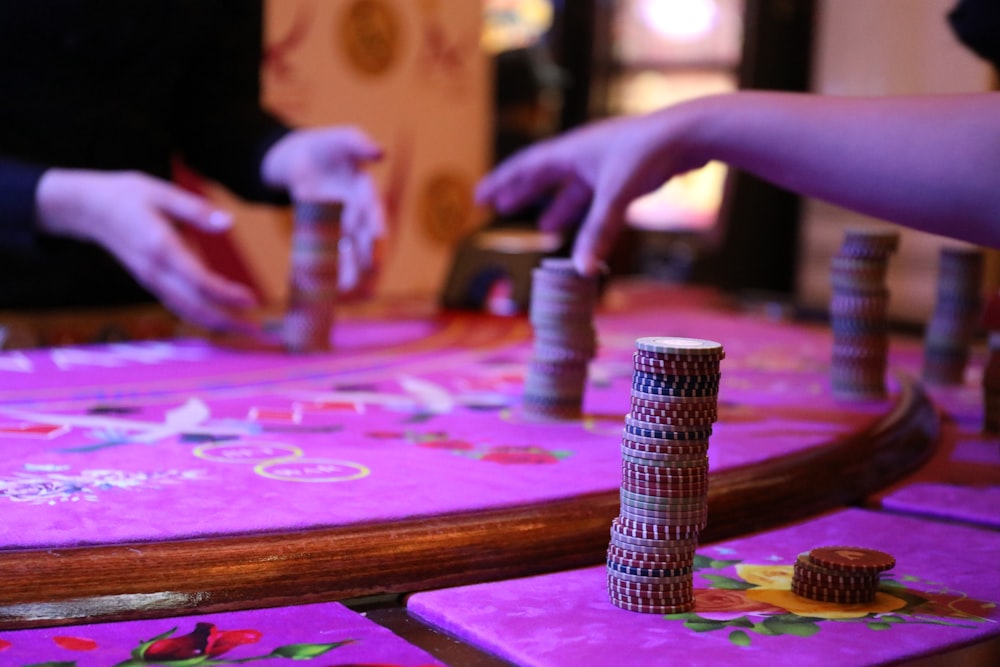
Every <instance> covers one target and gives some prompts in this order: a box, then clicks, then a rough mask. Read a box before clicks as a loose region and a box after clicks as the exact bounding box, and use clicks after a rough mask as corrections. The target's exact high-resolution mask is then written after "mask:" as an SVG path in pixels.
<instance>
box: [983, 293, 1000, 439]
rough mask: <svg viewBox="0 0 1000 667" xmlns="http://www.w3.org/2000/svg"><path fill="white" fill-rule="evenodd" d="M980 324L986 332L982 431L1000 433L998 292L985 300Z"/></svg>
mask: <svg viewBox="0 0 1000 667" xmlns="http://www.w3.org/2000/svg"><path fill="white" fill-rule="evenodd" d="M982 324H983V328H984V329H986V331H987V333H988V338H987V344H988V353H987V358H986V364H985V366H984V367H983V379H982V385H983V432H984V433H1000V293H994V294H993V295H992V296H990V298H989V299H988V300H987V301H986V308H985V309H984V312H983V321H982Z"/></svg>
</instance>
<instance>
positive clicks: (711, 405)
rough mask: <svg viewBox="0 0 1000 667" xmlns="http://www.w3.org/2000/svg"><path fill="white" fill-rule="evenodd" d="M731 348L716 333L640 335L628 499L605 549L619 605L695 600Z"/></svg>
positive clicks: (629, 425) (678, 606) (641, 607)
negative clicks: (711, 448) (712, 337)
mask: <svg viewBox="0 0 1000 667" xmlns="http://www.w3.org/2000/svg"><path fill="white" fill-rule="evenodd" d="M724 356H725V353H724V352H723V349H722V345H720V344H719V343H716V342H714V341H708V340H699V339H692V338H670V337H664V338H640V339H638V340H637V341H636V350H635V352H634V355H633V358H632V359H633V367H634V371H633V375H632V392H631V410H630V412H629V414H628V415H626V417H625V430H624V433H623V434H622V457H621V458H622V483H621V490H620V494H621V508H620V512H619V516H618V518H616V519H615V520H614V521H613V522H612V524H611V542H610V545H609V546H608V554H607V574H608V596H609V597H610V599H611V602H612V604H614V605H615V606H617V607H620V608H622V609H627V610H629V611H638V612H645V613H653V614H670V613H681V612H685V611H690V610H691V609H692V608H693V607H694V587H693V566H694V555H695V550H696V549H697V547H698V535H699V533H700V532H701V531H702V530H703V529H704V528H705V525H706V522H707V520H708V441H709V437H710V436H711V434H712V424H713V423H714V422H715V420H716V415H717V406H718V392H719V379H720V377H721V371H720V366H721V362H722V359H723V357H724Z"/></svg>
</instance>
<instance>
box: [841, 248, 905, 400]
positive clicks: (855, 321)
mask: <svg viewBox="0 0 1000 667" xmlns="http://www.w3.org/2000/svg"><path fill="white" fill-rule="evenodd" d="M898 245H899V233H898V232H896V231H893V230H888V231H886V230H870V229H857V230H848V231H847V232H846V233H845V236H844V242H843V244H842V245H841V248H840V251H839V252H838V254H837V255H836V256H835V257H834V258H833V259H832V261H831V267H830V285H831V288H832V297H831V301H830V325H831V327H832V328H833V355H832V364H831V367H830V383H831V388H832V390H833V393H834V395H836V396H839V397H841V398H848V399H853V398H880V397H883V396H885V393H886V384H885V374H886V368H887V365H888V356H889V331H888V329H889V327H888V309H889V290H888V289H887V288H886V283H885V277H886V271H887V269H888V262H889V256H890V255H891V254H892V253H893V252H895V250H896V248H897V246H898Z"/></svg>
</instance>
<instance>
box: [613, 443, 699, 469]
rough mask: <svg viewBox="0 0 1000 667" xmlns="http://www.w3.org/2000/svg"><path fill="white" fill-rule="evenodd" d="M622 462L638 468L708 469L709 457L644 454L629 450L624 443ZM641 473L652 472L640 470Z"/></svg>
mask: <svg viewBox="0 0 1000 667" xmlns="http://www.w3.org/2000/svg"><path fill="white" fill-rule="evenodd" d="M622 461H625V462H628V463H630V464H633V465H637V466H649V467H650V468H664V469H669V468H699V467H704V468H705V469H706V470H707V469H708V456H707V455H705V454H697V455H692V456H677V455H673V454H656V453H654V452H643V451H635V452H633V451H632V450H630V449H629V447H628V445H627V444H626V443H625V442H624V441H622ZM639 472H652V471H647V470H641V469H640V470H639Z"/></svg>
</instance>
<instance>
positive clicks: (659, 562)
mask: <svg viewBox="0 0 1000 667" xmlns="http://www.w3.org/2000/svg"><path fill="white" fill-rule="evenodd" d="M607 561H608V562H609V563H611V562H614V563H615V564H617V565H620V566H622V567H638V568H642V569H646V570H665V571H666V570H683V569H685V568H691V567H693V564H694V550H693V549H692V550H689V551H678V552H676V553H672V554H667V555H661V554H655V553H653V554H651V553H644V552H642V551H631V550H627V549H622V548H621V547H617V546H608V552H607Z"/></svg>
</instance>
